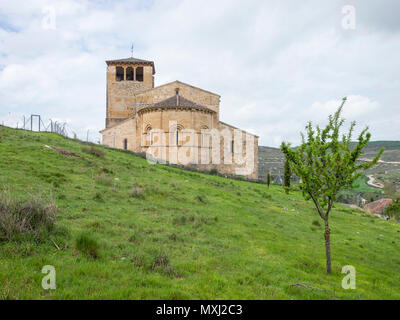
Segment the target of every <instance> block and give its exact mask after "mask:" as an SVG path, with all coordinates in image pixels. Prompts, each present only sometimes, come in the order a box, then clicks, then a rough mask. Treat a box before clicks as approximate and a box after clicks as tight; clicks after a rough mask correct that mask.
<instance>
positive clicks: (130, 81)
mask: <svg viewBox="0 0 400 320" xmlns="http://www.w3.org/2000/svg"><path fill="white" fill-rule="evenodd" d="M106 63H107V89H106V90H107V102H106V104H107V105H106V109H107V111H106V112H107V115H106V128H109V127H112V126H114V125H116V124H118V123H119V122H121V121H123V120H126V119H128V118H131V117H133V116H134V115H135V110H133V103H134V101H135V95H136V94H137V93H140V92H142V91H145V90H148V89H152V88H154V74H155V72H156V71H155V67H154V62H153V61H147V60H141V59H136V58H133V57H131V58H127V59H118V60H108V61H106Z"/></svg>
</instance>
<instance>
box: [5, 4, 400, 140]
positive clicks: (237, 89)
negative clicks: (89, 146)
mask: <svg viewBox="0 0 400 320" xmlns="http://www.w3.org/2000/svg"><path fill="white" fill-rule="evenodd" d="M0 4H1V6H0V7H1V13H0V119H4V118H5V117H7V116H8V115H9V114H10V113H12V114H19V115H22V114H26V115H28V114H30V113H40V114H42V115H43V116H44V117H46V118H56V117H57V118H59V119H69V125H70V126H74V127H75V128H76V131H78V129H79V131H80V132H81V133H82V135H84V132H85V131H86V130H87V129H89V130H93V131H98V130H101V129H102V128H103V125H104V117H105V63H104V60H107V59H113V58H121V57H127V56H129V55H130V45H131V43H132V41H133V42H134V43H135V53H134V55H135V56H137V57H138V58H144V59H151V60H155V63H156V70H157V74H156V85H160V84H163V83H165V82H169V81H173V80H177V79H178V80H181V81H184V82H188V83H191V84H193V85H195V86H199V87H202V88H204V89H207V90H210V91H212V92H216V93H219V94H220V95H221V96H222V99H221V112H222V113H221V119H222V120H223V121H226V122H228V123H232V125H235V126H238V127H241V128H244V129H248V130H252V131H254V132H255V133H256V134H258V135H259V136H260V143H261V144H263V145H273V146H277V145H279V144H280V141H281V140H286V141H292V142H293V143H297V142H298V141H299V131H300V130H302V129H303V128H304V125H305V123H306V122H307V121H308V120H313V121H315V122H322V123H323V122H324V121H325V119H326V118H327V116H328V114H329V113H332V112H334V110H336V108H337V106H338V105H339V104H340V99H341V98H342V97H343V96H346V95H347V96H348V97H349V100H348V102H347V104H346V107H345V109H344V116H345V117H346V118H347V119H348V120H349V121H350V120H358V121H359V123H360V126H364V125H367V124H368V125H370V127H371V131H372V133H373V139H393V140H394V139H398V140H400V132H399V130H398V129H397V123H399V121H400V118H399V117H400V116H399V115H398V114H400V113H399V112H398V111H399V109H400V108H399V102H398V101H400V81H399V77H398V70H399V69H400V60H399V59H398V58H397V55H398V52H400V22H399V20H398V19H397V20H396V19H395V15H394V14H393V12H394V11H395V10H396V8H398V6H399V5H398V3H397V2H396V1H389V0H387V1H386V0H385V1H381V2H380V4H379V6H377V4H376V2H374V1H371V0H365V1H362V2H356V3H355V8H356V12H357V27H356V29H355V30H352V31H346V30H343V29H342V28H341V19H342V14H341V7H342V5H344V4H347V2H346V1H344V0H343V1H342V0H336V1H330V2H329V3H324V4H323V5H322V4H321V3H320V1H316V0H314V1H310V2H307V3H304V2H301V3H300V2H294V1H268V2H266V1H247V2H243V1H239V0H237V1H236V0H235V1H231V0H229V1H228V0H224V1H211V0H204V1H189V0H173V1H171V0H168V1H167V0H158V1H157V0H156V1H152V2H149V1H139V0H137V1H129V2H127V1H112V2H108V1H105V2H103V1H77V0H70V1H66V0H62V1H50V0H40V1H34V2H26V1H12V2H10V1H6V0H0ZM44 6H54V7H55V11H56V29H55V30H45V29H43V28H42V27H41V25H42V23H41V22H42V19H43V12H42V9H43V7H44Z"/></svg>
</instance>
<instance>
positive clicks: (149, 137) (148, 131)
mask: <svg viewBox="0 0 400 320" xmlns="http://www.w3.org/2000/svg"><path fill="white" fill-rule="evenodd" d="M151 130H152V128H151V125H147V126H146V139H147V140H148V141H150V144H153V132H151Z"/></svg>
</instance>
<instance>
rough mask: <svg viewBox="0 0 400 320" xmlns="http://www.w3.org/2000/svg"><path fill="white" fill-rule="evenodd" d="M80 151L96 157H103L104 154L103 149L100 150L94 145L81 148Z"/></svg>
mask: <svg viewBox="0 0 400 320" xmlns="http://www.w3.org/2000/svg"><path fill="white" fill-rule="evenodd" d="M82 152H85V153H89V154H91V155H93V156H96V157H98V158H104V155H105V154H106V153H105V152H104V151H102V150H100V149H96V148H94V147H90V148H82Z"/></svg>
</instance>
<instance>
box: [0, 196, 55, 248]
mask: <svg viewBox="0 0 400 320" xmlns="http://www.w3.org/2000/svg"><path fill="white" fill-rule="evenodd" d="M57 210H58V209H57V205H56V204H55V202H54V201H52V200H49V201H48V202H45V201H43V200H42V199H40V198H39V196H32V195H31V196H30V198H28V199H24V200H20V199H16V198H15V197H13V196H12V195H11V193H10V192H9V191H1V192H0V239H5V240H15V239H17V238H21V236H24V235H28V236H33V237H34V238H35V239H36V240H41V239H43V238H46V237H47V236H48V235H49V233H50V232H51V231H53V229H54V226H55V219H56V214H57Z"/></svg>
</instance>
